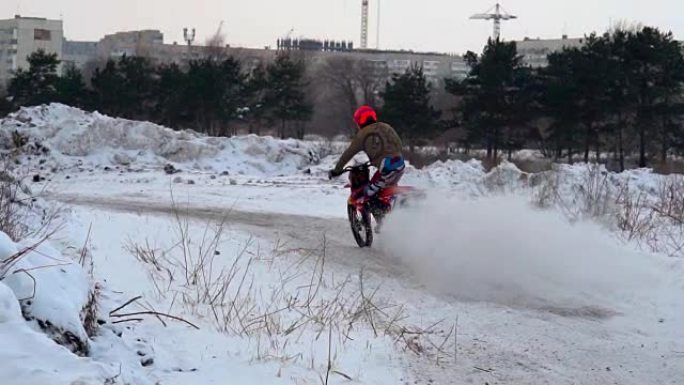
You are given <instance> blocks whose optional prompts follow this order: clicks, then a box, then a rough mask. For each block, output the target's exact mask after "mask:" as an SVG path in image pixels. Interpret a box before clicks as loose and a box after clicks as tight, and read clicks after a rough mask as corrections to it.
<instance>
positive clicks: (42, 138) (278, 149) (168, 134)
mask: <svg viewBox="0 0 684 385" xmlns="http://www.w3.org/2000/svg"><path fill="white" fill-rule="evenodd" d="M0 139H1V140H2V141H3V142H4V143H6V146H7V144H11V145H13V146H17V143H18V142H19V143H20V144H24V145H26V146H28V147H29V148H30V149H31V150H32V151H31V154H32V155H38V157H39V158H42V159H43V160H42V161H41V163H40V165H42V167H43V168H44V169H45V168H47V167H49V166H53V167H56V168H58V169H61V168H69V167H98V166H100V167H105V166H127V167H133V168H159V167H160V166H163V165H164V164H166V163H175V164H176V166H177V167H178V168H181V169H183V168H185V169H196V170H213V171H228V172H231V173H238V174H250V175H274V174H286V173H294V172H296V171H298V170H299V169H301V168H304V167H305V166H308V165H311V164H315V163H317V162H318V161H319V156H318V155H317V151H316V145H315V143H312V142H305V141H299V140H293V139H290V140H278V139H274V138H272V137H259V136H256V135H248V136H239V137H233V138H219V137H208V136H205V135H202V134H200V133H197V132H195V131H192V130H183V131H176V130H172V129H170V128H166V127H163V126H159V125H157V124H154V123H149V122H138V121H132V120H126V119H118V118H111V117H108V116H105V115H102V114H100V113H97V112H94V113H90V112H85V111H82V110H80V109H77V108H73V107H68V106H65V105H62V104H50V105H44V106H39V107H30V108H22V109H21V110H19V111H18V112H16V113H13V114H10V115H9V116H8V117H6V118H5V119H3V120H1V121H0ZM23 142H25V143H23ZM34 161H35V159H34ZM48 162H49V163H48Z"/></svg>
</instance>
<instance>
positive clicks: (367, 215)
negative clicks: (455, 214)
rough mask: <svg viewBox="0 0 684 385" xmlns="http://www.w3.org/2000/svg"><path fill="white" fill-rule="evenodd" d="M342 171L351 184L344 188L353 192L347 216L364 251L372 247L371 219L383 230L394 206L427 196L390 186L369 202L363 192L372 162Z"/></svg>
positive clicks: (368, 181) (416, 191)
mask: <svg viewBox="0 0 684 385" xmlns="http://www.w3.org/2000/svg"><path fill="white" fill-rule="evenodd" d="M343 172H348V173H349V183H347V184H346V185H345V186H344V187H348V188H349V189H350V190H351V193H350V195H349V198H348V199H347V216H348V218H349V224H350V226H351V231H352V234H353V235H354V239H355V240H356V243H357V244H358V245H359V247H362V248H363V247H370V246H371V245H372V244H373V223H372V218H375V222H376V223H377V228H380V227H381V226H382V222H383V220H384V219H385V217H386V216H387V215H388V214H389V213H390V212H391V211H392V209H393V208H394V207H395V206H405V205H406V204H407V202H408V201H409V200H410V199H411V198H418V197H421V196H424V194H423V193H422V192H421V191H420V190H418V189H416V188H415V187H412V186H389V187H386V188H384V189H382V190H380V191H379V192H378V193H377V194H375V195H374V196H372V197H371V198H370V199H368V198H367V197H366V196H365V195H364V194H363V193H362V191H364V190H365V188H366V186H368V184H369V183H370V163H369V162H366V163H363V164H361V165H357V166H349V167H346V168H344V170H343Z"/></svg>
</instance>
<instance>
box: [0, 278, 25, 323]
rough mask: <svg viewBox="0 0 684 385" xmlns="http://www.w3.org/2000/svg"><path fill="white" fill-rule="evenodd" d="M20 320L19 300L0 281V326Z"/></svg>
mask: <svg viewBox="0 0 684 385" xmlns="http://www.w3.org/2000/svg"><path fill="white" fill-rule="evenodd" d="M22 320H23V318H22V317H21V308H20V307H19V300H18V299H17V297H16V296H15V295H14V292H13V291H12V289H10V288H9V287H8V286H7V285H5V284H4V283H2V281H0V324H2V323H6V322H19V321H22Z"/></svg>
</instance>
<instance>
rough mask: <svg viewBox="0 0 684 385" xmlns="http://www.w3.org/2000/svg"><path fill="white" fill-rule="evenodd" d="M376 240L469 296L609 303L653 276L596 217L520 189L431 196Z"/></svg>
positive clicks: (436, 281) (423, 273)
mask: <svg viewBox="0 0 684 385" xmlns="http://www.w3.org/2000/svg"><path fill="white" fill-rule="evenodd" d="M378 243H379V247H380V248H382V249H383V251H384V253H385V254H386V255H388V256H390V257H389V258H397V259H399V261H400V262H401V263H403V264H404V265H406V266H408V267H409V268H410V269H411V270H412V271H413V272H414V273H415V274H417V276H418V278H419V279H420V280H421V283H423V284H425V285H428V286H429V287H430V288H431V289H433V290H437V291H439V292H442V293H448V294H449V295H453V296H456V297H457V298H459V299H464V300H475V301H490V302H496V303H501V304H506V305H513V306H531V307H545V306H553V307H555V306H560V307H583V306H604V305H608V304H612V303H614V300H615V298H616V297H618V296H621V295H624V294H626V292H625V291H628V292H631V290H630V287H631V288H632V289H636V287H635V285H639V286H640V285H643V284H645V281H647V280H650V279H652V278H650V277H652V275H651V274H649V273H648V272H647V270H648V269H644V268H643V266H648V263H647V261H646V260H645V258H647V257H646V256H644V255H641V254H639V253H637V252H632V251H630V250H627V249H626V247H623V246H621V245H620V244H619V243H618V242H617V241H616V240H615V239H613V238H611V237H610V236H609V235H607V233H606V231H605V230H604V229H602V228H600V227H599V226H598V225H594V224H590V223H577V224H571V223H569V222H568V221H567V220H566V219H565V218H563V217H562V216H561V214H560V213H557V212H553V211H542V210H539V209H536V208H533V207H532V206H530V205H529V204H528V203H527V202H526V201H525V199H524V198H523V197H520V196H511V195H509V196H496V197H488V198H481V199H478V200H470V199H465V200H458V199H455V198H451V199H445V198H435V197H429V198H428V199H427V200H426V201H425V202H423V203H422V204H420V205H418V206H417V207H413V208H406V209H400V210H396V211H395V212H393V213H392V216H391V218H388V222H387V223H386V225H385V228H384V231H383V234H382V236H381V237H380V240H379V242H378Z"/></svg>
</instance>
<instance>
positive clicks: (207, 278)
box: [127, 207, 453, 383]
mask: <svg viewBox="0 0 684 385" xmlns="http://www.w3.org/2000/svg"><path fill="white" fill-rule="evenodd" d="M175 210H176V215H175V227H176V228H177V231H176V235H177V239H176V240H175V241H174V242H173V244H174V246H173V247H170V248H166V249H164V248H159V247H155V246H153V243H151V242H149V241H148V242H145V243H143V244H135V243H132V242H129V245H128V247H127V249H128V251H129V252H130V253H131V254H133V255H134V256H135V257H136V258H137V259H138V261H139V262H140V263H141V264H142V265H144V266H145V267H147V269H148V274H149V276H150V278H151V279H152V281H153V282H154V285H155V287H156V288H157V295H158V296H159V297H160V299H164V298H165V299H168V300H171V303H172V305H171V307H170V308H169V311H168V312H171V311H173V309H176V310H177V311H178V310H180V311H183V312H185V314H192V315H194V316H195V317H198V318H201V319H204V320H206V321H210V322H211V323H212V324H213V326H214V328H215V329H216V330H218V331H220V332H223V333H228V334H231V335H235V336H240V337H244V338H248V339H249V340H250V341H252V342H253V343H254V345H255V349H256V353H255V355H254V359H256V360H277V361H280V362H291V361H304V362H306V361H305V358H304V355H303V354H302V353H301V351H300V350H297V349H298V348H297V347H296V345H297V344H300V343H303V342H307V343H313V342H314V341H316V340H318V338H319V337H320V336H321V335H325V334H328V336H327V337H328V338H327V340H328V349H329V354H328V362H326V363H325V370H324V374H322V376H321V380H322V383H326V381H327V379H329V378H330V376H331V375H339V376H341V377H346V378H351V377H350V376H348V375H347V374H345V373H344V370H342V369H341V368H337V367H336V364H335V362H336V359H335V357H336V356H337V354H338V353H339V352H340V351H342V350H344V348H345V345H346V344H347V343H349V341H353V339H354V338H353V337H352V335H354V333H357V332H359V331H361V330H367V331H370V332H371V333H372V335H374V336H375V337H386V338H390V339H391V340H392V341H393V342H394V343H395V344H396V345H397V346H398V348H399V349H401V350H403V351H407V352H411V353H414V354H417V355H420V356H423V357H430V358H431V359H436V360H438V361H439V360H441V361H445V360H446V358H445V357H450V356H451V354H453V353H452V352H453V348H452V342H451V340H450V339H448V338H447V339H445V338H444V336H443V335H442V333H443V332H442V331H441V329H440V328H439V327H438V326H439V323H438V324H435V325H432V326H430V327H428V328H420V327H416V326H414V325H411V324H409V323H407V315H406V311H405V308H404V306H403V305H400V304H397V303H394V302H393V301H392V300H390V299H388V298H386V297H384V296H381V294H380V293H381V287H380V286H378V285H376V286H373V287H369V286H368V284H367V278H366V277H365V275H364V272H363V271H360V272H359V274H358V276H352V275H348V276H345V277H339V276H338V275H336V274H335V271H330V272H329V271H328V269H327V249H328V244H327V240H326V239H325V237H323V239H322V240H321V243H320V244H319V245H318V246H316V247H314V248H308V249H302V248H295V249H293V248H290V247H288V245H287V244H282V243H279V242H278V243H276V245H275V247H274V248H273V249H272V250H267V251H266V252H265V253H264V252H263V251H262V249H261V248H260V247H259V245H258V244H257V243H256V242H255V241H254V240H253V239H251V238H250V239H249V240H248V241H247V242H246V244H245V245H244V246H243V247H242V248H240V249H239V250H238V251H237V254H236V255H230V256H226V255H222V254H219V253H217V251H218V250H219V247H220V246H221V244H222V241H223V240H224V238H225V236H224V235H225V234H224V232H225V231H226V223H227V221H228V220H229V218H230V213H227V215H226V216H225V217H224V218H223V219H222V220H220V221H218V222H215V223H207V224H205V225H203V227H202V228H203V231H202V232H201V233H202V234H203V235H202V236H201V237H200V238H198V239H197V240H193V239H192V237H193V235H194V234H197V232H196V231H194V232H193V231H191V227H192V230H196V229H197V227H196V226H197V224H194V226H191V224H190V223H189V222H188V219H187V215H184V214H183V210H182V209H180V208H178V207H176V208H175ZM264 269H267V270H271V269H272V271H277V278H275V279H273V278H270V279H268V280H267V282H264V281H262V280H263V278H262V277H264V275H262V274H267V272H264ZM309 339H312V340H311V341H310V342H308V341H309ZM333 345H334V349H333ZM292 350H294V352H292ZM311 360H314V357H313V356H312V357H311ZM311 365H312V367H313V366H315V365H314V363H313V361H312V363H311Z"/></svg>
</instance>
